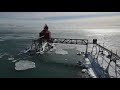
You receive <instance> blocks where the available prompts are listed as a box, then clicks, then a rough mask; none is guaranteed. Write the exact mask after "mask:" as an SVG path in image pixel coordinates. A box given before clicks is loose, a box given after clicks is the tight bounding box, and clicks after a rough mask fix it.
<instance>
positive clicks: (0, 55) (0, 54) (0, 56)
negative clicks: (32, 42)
mask: <svg viewBox="0 0 120 90" xmlns="http://www.w3.org/2000/svg"><path fill="white" fill-rule="evenodd" d="M5 55H8V54H7V53H4V54H2V53H0V58H2V57H3V56H5Z"/></svg>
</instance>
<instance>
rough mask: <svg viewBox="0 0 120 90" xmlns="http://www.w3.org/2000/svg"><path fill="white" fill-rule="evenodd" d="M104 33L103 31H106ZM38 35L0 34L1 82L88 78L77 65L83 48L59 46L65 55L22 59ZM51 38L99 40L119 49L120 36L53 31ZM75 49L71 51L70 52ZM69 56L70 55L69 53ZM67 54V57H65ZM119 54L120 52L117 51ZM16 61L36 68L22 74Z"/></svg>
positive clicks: (28, 32) (28, 33)
mask: <svg viewBox="0 0 120 90" xmlns="http://www.w3.org/2000/svg"><path fill="white" fill-rule="evenodd" d="M103 31H104V30H103ZM38 32H39V31H37V30H36V31H35V30H34V31H24V30H23V31H22V32H17V31H15V30H14V31H12V30H9V31H8V30H2V29H1V31H0V78H3V77H5V78H11V77H12V78H17V77H18V78H38V77H40V78H77V77H79V78H83V77H85V74H83V73H81V68H79V67H77V66H76V63H77V61H79V60H81V59H82V57H81V56H78V55H76V54H77V53H78V52H79V51H84V50H85V49H84V47H83V46H79V47H78V46H77V48H76V46H67V45H60V46H59V45H58V47H57V48H58V50H59V49H60V50H61V49H62V50H64V52H63V51H62V53H63V54H59V53H56V51H52V52H49V53H45V54H43V55H39V56H28V55H19V53H20V52H21V51H23V50H24V49H26V48H27V47H29V46H30V45H31V41H32V39H34V38H37V37H38ZM51 32H52V37H56V38H81V39H88V40H89V41H92V39H94V38H97V39H98V42H99V43H105V45H106V47H108V48H110V49H113V51H115V50H116V49H118V50H119V49H120V46H119V45H120V40H119V38H120V32H119V30H114V31H113V30H112V31H111V30H108V31H107V32H104V33H103V32H102V31H100V30H97V31H94V30H93V31H92V30H79V31H78V30H74V31H70V30H51ZM71 47H72V48H71ZM66 52H67V53H68V54H67V53H66ZM64 53H66V54H65V55H64ZM118 53H119V51H118ZM10 57H13V58H14V60H16V62H18V61H20V60H29V61H32V62H34V63H35V65H36V67H35V68H32V69H28V70H23V71H16V70H15V63H16V62H13V60H8V59H9V58H10Z"/></svg>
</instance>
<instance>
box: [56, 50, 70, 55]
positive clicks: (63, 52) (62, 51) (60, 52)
mask: <svg viewBox="0 0 120 90" xmlns="http://www.w3.org/2000/svg"><path fill="white" fill-rule="evenodd" d="M55 53H56V54H62V55H65V54H68V52H67V51H65V50H62V49H57V50H56V51H55Z"/></svg>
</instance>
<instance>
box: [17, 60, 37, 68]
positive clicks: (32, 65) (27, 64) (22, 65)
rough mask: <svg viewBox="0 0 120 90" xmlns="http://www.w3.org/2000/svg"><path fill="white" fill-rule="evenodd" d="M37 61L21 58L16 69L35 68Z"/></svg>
mask: <svg viewBox="0 0 120 90" xmlns="http://www.w3.org/2000/svg"><path fill="white" fill-rule="evenodd" d="M35 67H36V66H35V63H34V62H32V61H28V60H27V61H24V60H20V61H19V62H16V63H15V70H27V69H30V68H35Z"/></svg>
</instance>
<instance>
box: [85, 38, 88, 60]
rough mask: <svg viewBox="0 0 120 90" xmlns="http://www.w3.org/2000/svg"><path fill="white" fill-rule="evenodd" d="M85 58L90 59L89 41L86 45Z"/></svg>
mask: <svg viewBox="0 0 120 90" xmlns="http://www.w3.org/2000/svg"><path fill="white" fill-rule="evenodd" d="M85 58H88V40H87V43H86V52H85Z"/></svg>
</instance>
